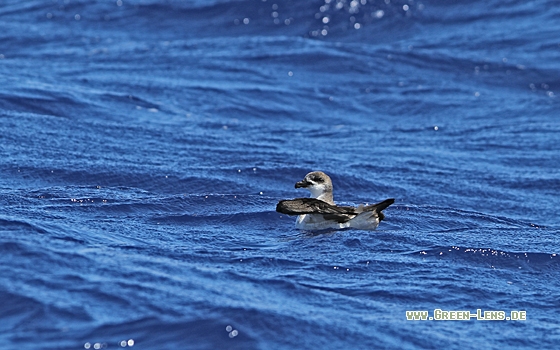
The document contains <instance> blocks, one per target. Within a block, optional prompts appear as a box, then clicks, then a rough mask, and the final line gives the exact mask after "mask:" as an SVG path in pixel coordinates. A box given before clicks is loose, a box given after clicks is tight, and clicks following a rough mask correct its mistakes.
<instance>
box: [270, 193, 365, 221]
mask: <svg viewBox="0 0 560 350" xmlns="http://www.w3.org/2000/svg"><path fill="white" fill-rule="evenodd" d="M276 211H277V212H279V213H282V214H287V215H302V214H320V215H323V218H325V220H333V221H336V222H340V223H342V222H346V221H348V220H350V219H352V218H353V217H355V216H356V209H355V208H352V207H337V206H335V205H332V204H329V203H327V202H324V201H322V200H320V199H315V198H296V199H287V200H282V201H280V202H278V204H277V205H276Z"/></svg>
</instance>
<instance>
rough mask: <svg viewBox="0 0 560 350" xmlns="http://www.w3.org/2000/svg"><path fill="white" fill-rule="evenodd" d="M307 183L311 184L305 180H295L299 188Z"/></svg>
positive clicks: (307, 184)
mask: <svg viewBox="0 0 560 350" xmlns="http://www.w3.org/2000/svg"><path fill="white" fill-rule="evenodd" d="M309 185H311V182H308V181H306V180H301V181H298V182H296V188H301V187H303V188H305V187H307V186H309Z"/></svg>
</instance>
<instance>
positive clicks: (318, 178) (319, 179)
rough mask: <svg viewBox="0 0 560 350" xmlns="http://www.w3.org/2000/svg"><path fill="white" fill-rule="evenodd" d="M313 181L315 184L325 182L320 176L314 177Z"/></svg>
mask: <svg viewBox="0 0 560 350" xmlns="http://www.w3.org/2000/svg"><path fill="white" fill-rule="evenodd" d="M311 180H313V181H315V182H318V183H322V182H324V181H323V179H322V178H320V177H319V176H313V177H312V178H311Z"/></svg>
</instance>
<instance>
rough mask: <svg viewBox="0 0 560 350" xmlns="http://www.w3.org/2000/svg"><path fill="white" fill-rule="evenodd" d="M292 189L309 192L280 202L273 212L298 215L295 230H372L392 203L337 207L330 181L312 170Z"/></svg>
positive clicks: (327, 177)
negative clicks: (309, 193) (308, 194)
mask: <svg viewBox="0 0 560 350" xmlns="http://www.w3.org/2000/svg"><path fill="white" fill-rule="evenodd" d="M295 187H296V188H305V189H307V190H309V192H311V198H295V199H286V200H281V201H280V202H278V204H277V205H276V211H277V212H279V213H282V214H287V215H298V217H297V220H296V227H297V228H298V229H301V230H310V231H312V230H326V229H343V228H348V227H350V228H355V229H360V230H375V229H376V228H377V226H378V225H379V222H380V221H381V220H383V219H384V218H385V215H384V214H383V213H382V212H381V211H382V210H383V209H385V208H387V207H388V206H390V205H391V204H393V203H394V202H395V199H393V198H389V199H386V200H384V201H383V202H380V203H377V204H371V205H363V204H360V205H359V206H358V207H350V206H338V205H336V204H335V203H334V200H333V185H332V181H331V178H330V177H329V176H328V175H327V174H325V173H324V172H322V171H313V172H311V173H309V174H307V175H305V178H304V179H303V180H301V181H298V182H296V186H295Z"/></svg>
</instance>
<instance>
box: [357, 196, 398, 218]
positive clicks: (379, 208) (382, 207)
mask: <svg viewBox="0 0 560 350" xmlns="http://www.w3.org/2000/svg"><path fill="white" fill-rule="evenodd" d="M393 203H395V199H394V198H389V199H386V200H384V201H383V202H379V203H376V204H372V205H368V206H365V207H363V209H362V211H364V212H367V211H369V212H374V213H377V216H378V217H379V221H381V220H383V219H385V215H384V214H383V213H382V212H381V211H382V210H385V208H387V207H388V206H390V205H391V204H393Z"/></svg>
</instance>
